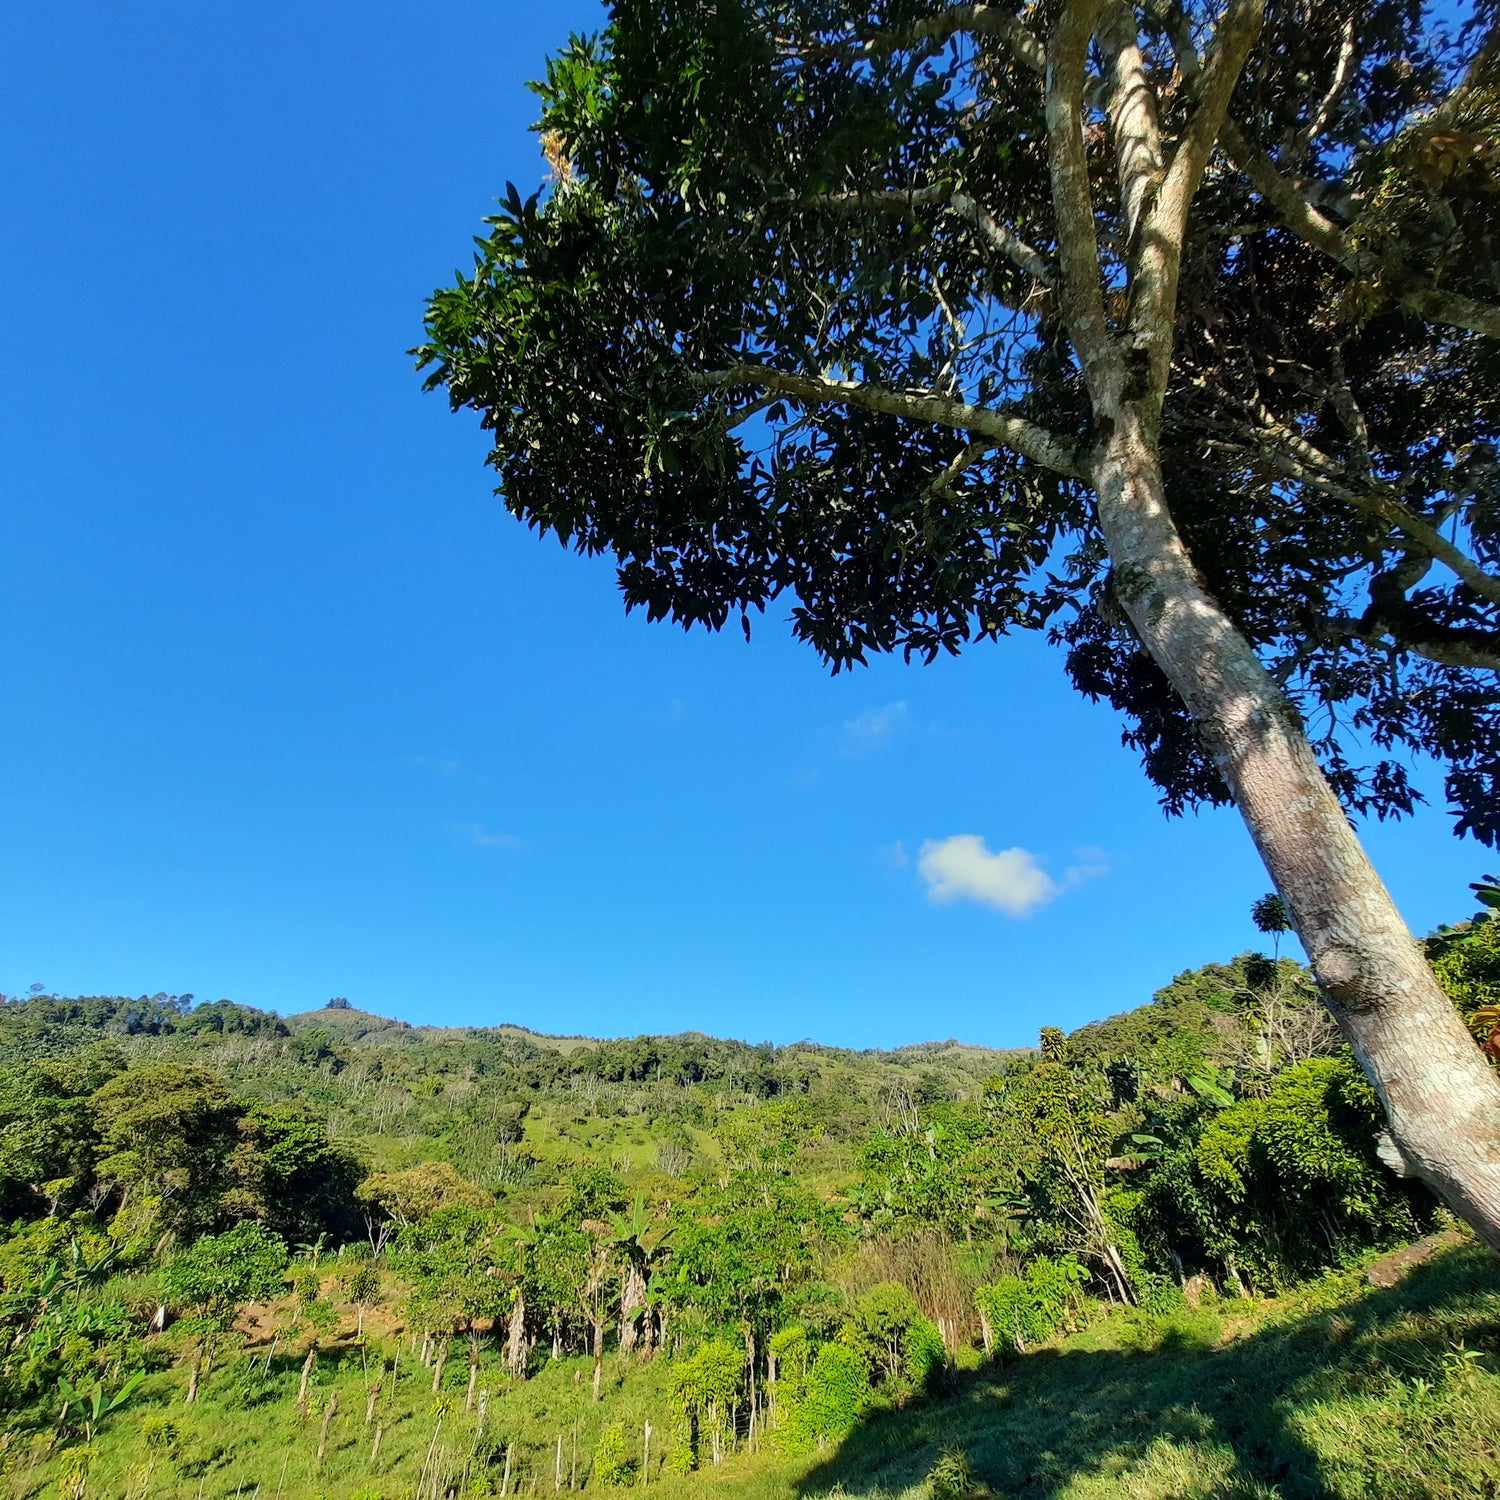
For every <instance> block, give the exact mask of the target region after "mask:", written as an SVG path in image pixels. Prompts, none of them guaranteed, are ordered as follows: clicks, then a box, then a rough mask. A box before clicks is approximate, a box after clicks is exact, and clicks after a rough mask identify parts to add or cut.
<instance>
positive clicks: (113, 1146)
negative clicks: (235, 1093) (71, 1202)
mask: <svg viewBox="0 0 1500 1500" xmlns="http://www.w3.org/2000/svg"><path fill="white" fill-rule="evenodd" d="M91 1103H92V1108H93V1111H94V1116H95V1119H96V1121H97V1125H98V1130H99V1134H100V1136H101V1138H102V1151H103V1155H102V1156H101V1159H100V1161H99V1162H98V1165H97V1167H96V1170H97V1172H98V1174H99V1176H100V1177H101V1178H102V1179H104V1180H105V1181H107V1182H113V1183H115V1184H116V1185H117V1186H118V1187H119V1189H120V1191H121V1193H122V1194H123V1195H124V1196H125V1197H126V1198H128V1197H129V1195H131V1194H133V1193H134V1194H139V1195H141V1196H142V1197H143V1199H144V1200H145V1201H146V1202H147V1203H149V1204H151V1205H152V1209H153V1213H152V1217H153V1218H154V1217H155V1214H156V1213H158V1212H159V1213H160V1215H161V1216H162V1217H163V1218H164V1219H165V1220H166V1223H167V1225H168V1226H169V1227H172V1228H176V1227H196V1226H200V1225H204V1224H208V1223H211V1222H212V1220H213V1219H214V1217H215V1216H216V1215H217V1213H218V1206H219V1194H220V1193H221V1192H222V1190H223V1188H224V1186H225V1175H224V1171H225V1160H226V1158H227V1157H228V1155H229V1152H230V1151H231V1149H232V1148H233V1145H234V1142H235V1138H236V1131H235V1121H236V1118H237V1117H238V1114H239V1109H238V1106H237V1105H236V1104H235V1103H234V1101H233V1100H232V1099H231V1098H230V1096H229V1091H228V1090H227V1089H226V1088H225V1087H224V1083H223V1080H222V1079H220V1078H219V1076H218V1075H217V1074H216V1073H212V1072H210V1071H209V1070H208V1069H207V1068H200V1067H195V1066H192V1065H185V1064H180V1063H147V1064H146V1065H145V1066H143V1067H139V1068H132V1069H130V1070H129V1071H128V1072H124V1073H120V1074H117V1075H116V1076H115V1077H114V1078H112V1079H110V1081H109V1082H108V1083H105V1084H104V1085H103V1086H102V1087H100V1088H99V1089H98V1090H97V1091H96V1092H95V1093H94V1095H93V1097H92V1101H91Z"/></svg>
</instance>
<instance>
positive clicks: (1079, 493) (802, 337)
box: [416, 0, 1500, 1247]
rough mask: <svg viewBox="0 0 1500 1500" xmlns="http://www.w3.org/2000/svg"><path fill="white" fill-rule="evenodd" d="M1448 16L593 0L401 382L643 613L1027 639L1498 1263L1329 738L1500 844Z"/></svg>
mask: <svg viewBox="0 0 1500 1500" xmlns="http://www.w3.org/2000/svg"><path fill="white" fill-rule="evenodd" d="M1481 19H1482V21H1483V24H1482V25H1476V26H1473V27H1471V28H1469V30H1468V32H1467V33H1466V34H1465V46H1466V49H1467V51H1466V52H1465V53H1462V54H1461V53H1460V52H1458V51H1456V50H1455V49H1454V48H1452V47H1449V46H1447V45H1446V44H1445V39H1444V37H1443V35H1441V34H1440V33H1439V32H1438V31H1437V30H1435V29H1433V28H1432V27H1430V26H1427V25H1426V23H1425V22H1424V21H1423V19H1422V14H1421V13H1420V12H1419V10H1418V8H1417V7H1415V6H1413V5H1411V4H1409V3H1407V0H1377V3H1374V4H1356V3H1354V0H1227V3H1226V4H1225V6H1224V8H1223V11H1222V14H1216V13H1215V11H1214V9H1213V8H1212V7H1209V6H1207V5H1206V4H1202V3H1200V0H1161V3H1159V4H1152V5H1149V6H1146V7H1143V8H1138V7H1135V6H1131V5H1126V4H1124V3H1122V0H1054V3H1048V4H1044V5H1037V6H1033V7H1027V8H1026V9H1025V10H1024V11H1021V12H1020V13H1017V12H1016V11H1015V10H1012V9H1010V8H1008V7H1005V6H1003V5H1000V4H952V5H944V4H939V3H936V0H877V3H875V4H874V5H872V6H869V7H855V6H852V5H848V4H847V3H839V0H735V3H729V4H725V3H722V0H713V3H710V0H672V3H669V4H665V5H663V4H661V3H659V0H653V3H650V4H647V3H645V0H620V3H618V4H617V5H616V6H615V7H614V9H613V11H612V19H611V22H610V25H609V28H608V31H607V32H606V34H605V35H604V37H603V38H602V39H600V40H598V41H584V40H579V39H575V40H574V41H573V42H572V43H571V44H570V45H569V47H568V48H567V49H566V50H565V52H564V53H563V54H562V55H561V56H559V57H557V58H555V59H554V60H553V61H552V62H551V63H550V64H549V66H548V74H547V78H546V80H545V81H544V82H543V83H541V84H539V85H537V89H538V92H539V93H540V95H541V97H542V101H543V108H542V116H541V121H540V127H539V128H540V130H541V139H542V143H543V147H544V150H545V152H546V154H547V156H548V159H549V161H550V162H551V164H552V169H553V178H552V184H551V190H550V192H549V194H548V195H547V197H546V200H545V201H541V198H540V195H538V197H533V198H532V199H530V200H526V201H523V200H522V198H521V196H520V194H519V193H518V192H517V191H516V190H515V189H514V188H513V187H512V188H511V189H510V190H509V193H508V197H507V199H506V201H505V205H504V208H503V210H502V212H501V213H500V214H498V215H497V216H496V217H495V218H494V219H493V220H492V221H491V233H490V234H489V236H488V237H487V238H486V239H485V240H484V241H483V242H482V243H481V246H480V253H479V255H478V258H477V261H476V265H475V268H474V270H473V272H472V274H465V275H461V276H460V277H459V279H458V284H457V285H456V286H454V287H451V288H448V289H446V290H441V291H439V292H438V293H436V294H435V295H434V297H433V299H432V302H431V305H430V308H429V314H428V330H429V336H428V341H427V343H426V344H424V345H423V346H422V348H421V349H420V350H418V351H416V352H417V354H418V357H419V362H420V363H421V364H423V365H427V366H431V367H432V373H431V375H430V382H429V383H430V384H431V385H442V386H446V388H447V391H448V394H449V398H450V400H451V402H452V403H453V405H454V406H455V407H461V406H470V407H473V408H475V409H477V410H478V411H479V412H480V413H481V416H482V421H483V423H484V425H485V427H486V428H487V429H489V430H490V432H491V433H492V434H493V437H494V441H495V448H494V451H493V453H492V454H491V457H490V462H491V463H492V465H493V466H494V467H495V468H496V469H497V471H498V472H499V475H500V480H501V490H502V492H503V494H504V496H505V502H506V505H507V506H508V508H509V509H510V510H511V511H512V512H514V513H515V514H516V515H517V516H519V517H521V518H523V519H525V520H526V521H527V522H528V524H530V525H532V526H535V527H537V528H538V529H539V530H542V531H552V532H555V533H556V534H557V535H558V536H559V538H560V539H561V540H562V541H563V542H565V543H567V544H569V545H572V546H574V547H576V548H577V549H579V550H580V551H586V552H602V551H606V550H608V551H612V552H613V553H614V554H615V557H616V559H617V561H618V564H619V578H620V583H621V587H622V590H623V593H624V596H625V601H626V604H627V606H628V607H637V606H643V607H644V608H645V609H646V611H647V613H648V615H649V616H650V617H651V618H653V619H658V618H666V617H670V618H672V619H674V620H676V621H678V622H680V623H682V624H683V625H685V626H687V625H693V624H701V625H705V626H708V627H710V628H719V627H721V626H723V625H724V624H725V623H726V622H728V621H729V620H730V619H732V618H736V617H737V618H738V619H739V621H740V622H741V624H742V626H743V628H744V629H745V631H746V632H747V634H748V632H749V629H750V615H751V612H752V611H756V612H759V611H763V610H764V609H765V608H766V607H767V606H768V605H770V604H771V603H772V602H773V601H775V600H776V599H777V598H778V597H780V596H782V595H784V594H791V595H793V596H794V597H795V599H796V603H795V604H794V606H793V609H792V623H793V629H794V631H795V633H796V634H797V635H798V636H799V637H801V638H802V639H804V640H806V641H808V642H809V643H810V644H812V645H813V647H814V648H815V649H816V650H818V651H819V652H820V653H821V654H822V655H823V657H824V658H825V659H826V660H828V661H829V662H830V663H831V664H832V665H833V666H834V667H835V669H837V668H840V667H843V666H847V665H849V664H851V663H854V662H858V661H862V660H864V659H865V658H866V657H867V656H868V654H869V653H870V652H872V651H884V650H896V649H899V650H902V651H904V652H905V653H906V654H907V655H908V656H911V655H913V654H916V655H920V656H922V657H925V658H928V659H930V658H932V657H933V656H935V655H936V654H938V653H939V652H941V651H945V650H947V651H956V650H958V649H959V648H960V647H961V646H962V645H963V644H964V643H965V642H967V641H970V640H972V639H975V638H993V637H996V636H998V635H1001V634H1004V633H1005V632H1007V631H1008V630H1010V629H1012V628H1023V627H1034V628H1039V627H1048V628H1050V629H1051V630H1052V633H1053V634H1054V636H1055V637H1056V638H1057V639H1059V640H1061V641H1062V642H1064V643H1065V644H1066V645H1067V647H1068V665H1069V670H1070V672H1071V674H1072V676H1073V678H1074V681H1075V683H1076V684H1077V685H1078V686H1079V687H1080V688H1081V689H1082V690H1083V691H1085V692H1088V693H1090V694H1092V695H1095V696H1107V697H1108V698H1110V700H1111V701H1112V702H1113V703H1115V704H1116V705H1117V706H1118V707H1119V708H1121V709H1122V710H1123V711H1124V712H1125V713H1126V715H1127V723H1128V728H1127V731H1126V738H1127V740H1128V741H1129V742H1130V743H1132V744H1135V745H1137V746H1138V747H1139V748H1140V749H1141V750H1142V752H1143V756H1144V760H1145V764H1146V769H1147V771H1148V772H1149V774H1150V775H1151V776H1152V777H1153V778H1154V779H1155V780H1156V782H1157V783H1158V785H1160V786H1161V788H1162V790H1163V796H1164V800H1165V802H1166V803H1167V805H1168V807H1169V808H1172V809H1180V808H1181V807H1183V806H1185V805H1186V804H1188V803H1191V802H1194V801H1204V800H1207V801H1223V800H1231V799H1232V800H1233V801H1234V803H1235V804H1237V806H1238V807H1239V809H1240V811H1241V812H1242V814H1243V816H1244V818H1245V821H1246V824H1247V826H1248V828H1249V831H1250V833H1251V836H1252V838H1253V840H1254V842H1255V844H1256V846H1257V848H1258V850H1259V851H1260V853H1261V855H1262V857H1263V859H1264V861H1265V863H1266V866H1267V869H1268V870H1269V872H1270V874H1271V877H1272V880H1273V882H1274V884H1275V887H1276V890H1277V892H1278V894H1279V895H1280V896H1281V898H1282V899H1283V900H1284V902H1285V903H1286V906H1287V909H1288V912H1289V914H1290V917H1291V920H1292V923H1293V925H1294V927H1295V928H1296V931H1297V933H1298V935H1299V937H1300V938H1301V940H1302V943H1303V946H1304V948H1305V949H1306V951H1307V953H1308V954H1309V956H1310V958H1311V961H1312V965H1313V968H1314V970H1315V972H1316V974H1317V977H1318V981H1319V984H1320V986H1321V988H1322V991H1323V994H1324V996H1325V998H1326V1001H1327V1003H1328V1005H1329V1007H1330V1008H1331V1010H1332V1011H1333V1012H1334V1014H1335V1015H1336V1017H1337V1018H1338V1020H1339V1023H1340V1025H1341V1027H1342V1028H1343V1031H1344V1034H1345V1036H1346V1037H1347V1039H1348V1040H1349V1042H1350V1043H1351V1045H1352V1046H1353V1048H1354V1050H1355V1053H1356V1055H1357V1056H1358V1057H1359V1058H1360V1060H1361V1062H1362V1063H1363V1064H1364V1066H1365V1068H1366V1070H1367V1072H1368V1073H1369V1075H1370V1076H1371V1078H1372V1079H1373V1081H1374V1082H1375V1084H1376V1086H1377V1088H1378V1089H1379V1091H1380V1095H1381V1099H1382V1102H1383V1104H1384V1106H1385V1109H1386V1113H1387V1116H1388V1118H1389V1121H1390V1127H1391V1135H1392V1141H1393V1150H1392V1152H1391V1159H1392V1164H1393V1165H1395V1166H1396V1167H1397V1168H1398V1170H1401V1171H1403V1172H1409V1173H1414V1174H1416V1175H1417V1176H1419V1177H1421V1178H1422V1179H1423V1180H1425V1181H1426V1182H1427V1183H1428V1184H1429V1185H1430V1186H1431V1187H1432V1188H1433V1189H1434V1190H1436V1191H1437V1192H1438V1194H1439V1195H1440V1196H1441V1197H1443V1198H1444V1200H1445V1201H1446V1202H1448V1203H1449V1204H1450V1206H1452V1207H1453V1208H1454V1209H1456V1210H1457V1211H1458V1212H1459V1213H1461V1214H1462V1215H1463V1216H1464V1217H1466V1218H1467V1219H1469V1220H1470V1221H1471V1222H1472V1223H1474V1224H1475V1225H1476V1226H1477V1227H1478V1228H1479V1229H1480V1230H1481V1232H1482V1233H1483V1234H1484V1235H1485V1236H1486V1237H1487V1238H1488V1239H1489V1240H1490V1241H1491V1243H1493V1244H1495V1245H1496V1246H1497V1247H1500V1084H1497V1083H1496V1081H1495V1080H1494V1079H1493V1078H1492V1077H1491V1076H1490V1073H1489V1071H1488V1069H1487V1068H1486V1067H1485V1065H1484V1062H1483V1059H1482V1058H1481V1057H1479V1056H1478V1055H1477V1053H1476V1051H1475V1049H1474V1048H1473V1046H1472V1044H1471V1043H1470V1042H1469V1040H1468V1037H1467V1036H1466V1034H1465V1032H1464V1028H1463V1027H1462V1025H1461V1024H1460V1023H1459V1022H1458V1021H1457V1020H1456V1019H1455V1017H1454V1015H1453V1013H1452V1008H1451V1006H1449V1005H1448V1003H1447V1002H1446V1000H1445V999H1444V997H1443V995H1442V992H1441V990H1440V988H1439V987H1438V985H1437V982H1436V981H1435V979H1434V977H1433V975H1432V973H1431V971H1430V969H1429V968H1428V967H1427V965H1426V963H1425V962H1424V960H1423V958H1422V955H1421V953H1420V952H1419V950H1418V949H1417V947H1416V945H1415V944H1414V942H1413V940H1412V938H1411V935H1410V934H1409V933H1408V932H1407V930H1406V928H1405V926H1404V924H1403V922H1402V920H1401V918H1400V916H1399V914H1398V912H1397V911H1396V909H1395V906H1394V904H1393V902H1392V901H1391V899H1390V897H1389V895H1388V894H1387V892H1386V891H1385V889H1384V887H1383V885H1382V884H1381V882H1380V879H1379V877H1378V875H1377V874H1376V873H1375V871H1374V869H1373V867H1372V866H1371V865H1370V863H1369V860H1368V859H1367V857H1366V855H1365V854H1364V851H1363V850H1362V848H1361V847H1360V844H1359V842H1358V839H1357V837H1356V835H1355V833H1354V831H1353V830H1352V828H1351V827H1350V825H1349V822H1348V820H1347V817H1346V808H1345V805H1341V800H1340V799H1341V798H1342V800H1343V803H1344V804H1346V805H1347V806H1348V807H1351V808H1354V809H1357V810H1358V809H1366V810H1374V811H1376V812H1379V813H1380V814H1382V815H1385V814H1388V813H1392V812H1401V811H1403V810H1409V809H1410V807H1411V806H1412V803H1413V800H1414V796H1415V794H1414V792H1413V791H1412V788H1411V786H1410V784H1409V782H1408V780H1407V778H1406V775H1405V772H1404V768H1403V767H1402V764H1401V761H1400V758H1399V756H1397V755H1387V756H1385V758H1383V759H1381V760H1380V761H1378V762H1377V763H1376V764H1375V765H1374V766H1372V767H1369V768H1366V769H1365V770H1363V771H1362V770H1361V769H1360V768H1359V767H1357V766H1355V765H1354V764H1352V763H1351V761H1350V759H1349V755H1350V754H1352V753H1356V752H1355V746H1356V745H1357V743H1358V735H1359V734H1360V733H1363V734H1364V735H1365V736H1366V737H1367V738H1368V740H1370V741H1372V742H1373V743H1374V744H1375V745H1376V746H1377V747H1378V748H1380V749H1382V750H1387V749H1394V750H1398V751H1399V750H1411V751H1415V752H1428V753H1432V754H1435V755H1437V756H1439V757H1440V758H1441V759H1443V760H1444V761H1446V762H1447V764H1448V766H1449V773H1448V782H1447V788H1448V794H1449V796H1450V798H1451V799H1452V800H1453V801H1454V803H1455V804H1456V806H1457V808H1458V810H1459V815H1460V818H1459V821H1460V827H1461V828H1465V829H1467V830H1468V831H1470V832H1473V833H1474V834H1476V835H1477V836H1479V837H1481V838H1483V839H1486V840H1489V841H1491V842H1493V841H1495V840H1496V839H1497V838H1500V812H1497V809H1500V795H1497V790H1500V782H1497V778H1500V711H1497V695H1496V694H1495V692H1494V687H1493V678H1492V676H1491V675H1489V674H1491V673H1493V671H1494V669H1495V667H1496V665H1497V663H1500V578H1497V576H1496V574H1497V571H1500V510H1497V509H1496V507H1495V505H1494V501H1493V495H1494V487H1493V472H1494V469H1495V457H1494V438H1495V436H1496V432H1497V428H1500V405H1497V403H1500V380H1496V379H1495V375H1496V373H1497V372H1496V344H1495V342H1494V335H1495V334H1497V333H1500V309H1497V307H1496V305H1495V298H1496V283H1497V281H1500V274H1497V269H1500V267H1497V257H1496V254H1495V247H1496V245H1497V243H1500V240H1497V225H1496V222H1495V206H1494V201H1495V200H1494V195H1493V194H1492V193H1489V192H1488V185H1489V183H1490V181H1491V177H1490V175H1489V174H1490V170H1491V165H1492V163H1493V160H1494V154H1495V151H1496V149H1497V147H1496V143H1497V141H1500V128H1497V118H1496V105H1495V103H1494V99H1495V94H1494V91H1493V88H1492V84H1493V82H1494V77H1495V73H1496V70H1497V68H1500V43H1497V41H1496V35H1497V33H1496V30H1495V25H1496V17H1495V13H1494V8H1493V6H1492V5H1490V4H1489V3H1488V0H1486V3H1485V5H1484V6H1483V8H1482V13H1481ZM1059 560H1060V561H1059ZM1434 569H1437V573H1436V575H1434ZM1434 577H1435V578H1436V579H1437V581H1434ZM1315 715H1316V716H1321V718H1322V720H1323V721H1324V722H1325V723H1327V724H1328V725H1330V726H1331V727H1329V728H1327V729H1326V732H1325V731H1320V732H1319V735H1318V738H1317V742H1316V743H1314V742H1313V740H1312V739H1311V738H1310V733H1309V729H1308V724H1309V723H1310V722H1312V720H1313V718H1314V716H1315ZM1346 728H1352V729H1353V730H1354V731H1356V737H1355V739H1353V740H1351V739H1350V738H1349V736H1348V734H1347V733H1346Z"/></svg>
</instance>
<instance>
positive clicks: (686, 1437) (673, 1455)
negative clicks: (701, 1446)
mask: <svg viewBox="0 0 1500 1500" xmlns="http://www.w3.org/2000/svg"><path fill="white" fill-rule="evenodd" d="M697 1467H698V1455H697V1453H696V1452H694V1450H693V1428H692V1424H691V1423H689V1422H679V1423H678V1424H677V1425H676V1426H675V1427H674V1428H673V1429H672V1436H671V1440H670V1441H669V1442H668V1443H667V1457H666V1469H667V1473H669V1474H691V1473H692V1472H693V1470H694V1469H696V1468H697Z"/></svg>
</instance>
